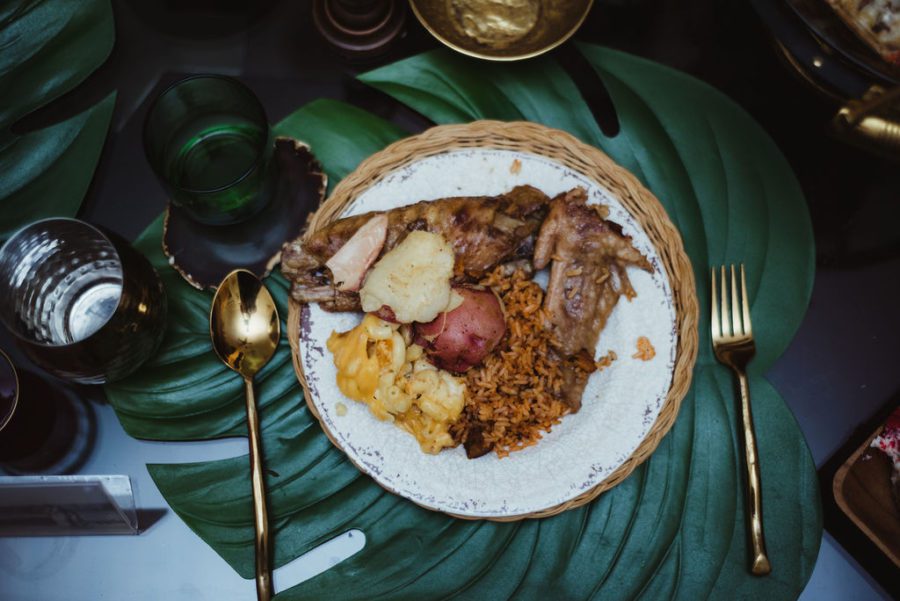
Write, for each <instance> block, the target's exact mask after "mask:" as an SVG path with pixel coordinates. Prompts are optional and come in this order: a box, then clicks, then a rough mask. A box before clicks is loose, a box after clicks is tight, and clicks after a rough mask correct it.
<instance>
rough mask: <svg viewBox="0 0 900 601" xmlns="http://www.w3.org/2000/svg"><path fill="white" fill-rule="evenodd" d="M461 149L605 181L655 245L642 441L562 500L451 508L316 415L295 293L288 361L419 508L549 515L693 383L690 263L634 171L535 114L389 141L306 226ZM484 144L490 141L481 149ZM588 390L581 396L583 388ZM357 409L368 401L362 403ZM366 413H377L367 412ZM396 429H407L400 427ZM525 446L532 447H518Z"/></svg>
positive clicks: (656, 428) (495, 516) (665, 418)
mask: <svg viewBox="0 0 900 601" xmlns="http://www.w3.org/2000/svg"><path fill="white" fill-rule="evenodd" d="M466 149H478V150H479V151H480V150H483V149H493V150H491V152H493V151H496V152H504V151H505V152H518V153H524V154H523V155H522V156H523V158H524V157H525V156H533V157H540V158H541V159H546V160H548V161H551V162H553V163H554V164H558V165H559V166H561V168H563V169H566V170H569V171H570V172H573V173H577V174H578V175H579V176H580V177H581V178H583V179H585V180H588V181H590V182H592V183H593V184H594V185H595V186H597V187H598V188H600V189H602V190H604V191H606V192H607V193H608V196H611V197H614V198H615V200H616V201H617V203H618V204H619V205H621V207H623V210H624V211H627V214H626V217H627V218H628V220H629V221H632V222H633V223H634V227H636V228H639V230H640V231H641V232H642V234H641V235H642V236H645V238H646V239H648V240H649V244H651V245H652V249H651V250H653V251H654V253H655V256H656V262H657V267H659V268H660V269H661V270H662V271H664V273H665V280H666V286H667V299H668V301H669V302H670V304H671V309H672V324H671V330H672V333H671V335H672V344H671V358H670V365H669V368H670V372H667V379H666V381H665V384H666V388H665V390H664V392H663V394H661V395H660V398H659V399H658V407H657V408H656V409H657V410H658V412H653V413H652V416H653V417H655V419H652V421H651V422H649V423H647V424H646V426H647V428H646V432H645V433H644V434H642V438H641V440H640V443H639V444H637V446H636V448H634V449H633V451H631V452H630V453H629V454H627V456H623V457H621V460H620V461H617V463H616V465H615V468H614V469H612V468H610V469H609V470H608V472H607V471H605V472H603V473H602V479H600V480H598V481H594V480H590V481H589V484H590V486H589V487H588V486H582V487H581V488H580V489H576V488H575V487H572V490H573V491H575V492H571V491H569V492H566V493H565V494H564V495H563V496H565V500H563V501H561V502H557V503H553V504H552V505H548V506H545V507H541V508H540V509H536V510H531V511H516V510H515V509H512V510H511V511H510V512H508V513H507V512H506V511H499V512H498V511H496V510H494V511H493V512H489V513H479V510H478V508H477V504H476V505H475V506H474V508H473V507H470V506H469V504H468V502H466V503H464V504H462V505H450V507H452V508H456V507H459V509H458V510H454V509H448V506H447V505H446V504H442V503H441V502H438V501H435V500H434V498H432V497H429V496H421V495H415V494H410V492H409V491H408V490H407V489H404V488H402V487H399V486H394V485H392V483H391V479H390V477H389V476H386V475H385V474H384V473H382V470H381V469H380V468H379V467H374V468H373V466H372V464H371V463H370V462H368V461H367V460H366V458H365V457H364V456H365V455H371V454H373V453H374V454H375V455H378V450H377V448H376V449H374V450H373V449H364V450H362V451H361V450H360V449H358V448H355V447H354V446H353V444H352V443H350V442H349V441H348V440H346V439H343V438H342V437H341V435H340V434H337V435H336V433H335V432H334V431H332V428H334V427H335V423H334V422H333V421H332V420H331V419H330V418H325V419H323V417H324V416H323V415H322V414H321V412H320V409H321V406H319V407H317V405H316V402H315V399H316V398H317V397H316V395H315V392H317V388H318V385H319V384H320V382H319V380H321V379H323V378H327V376H323V378H320V377H319V374H314V373H310V374H306V373H305V372H304V356H303V349H302V348H301V347H304V346H305V348H306V357H307V358H309V357H311V356H312V355H313V354H319V355H322V356H324V352H323V351H322V348H321V345H317V344H316V343H310V341H309V340H305V341H304V345H301V336H302V335H303V334H302V333H301V330H305V331H309V323H308V322H309V312H310V308H308V307H301V305H299V304H298V303H295V302H293V301H292V302H291V304H290V308H289V315H288V338H289V341H290V344H291V348H292V351H293V359H294V368H295V371H296V373H297V377H298V379H299V380H300V383H301V385H302V386H303V389H304V392H305V393H306V400H307V405H308V406H309V408H310V410H311V411H312V413H313V414H314V415H315V416H316V417H317V418H318V419H319V421H320V423H321V424H322V427H323V430H324V431H325V434H326V435H327V436H328V437H329V439H330V440H331V441H332V443H334V444H335V445H336V446H337V447H338V448H340V449H341V450H343V451H344V452H345V453H347V455H348V457H349V458H350V459H351V461H353V463H354V464H355V465H356V466H357V467H358V468H359V469H360V470H362V471H363V472H365V473H367V474H369V475H371V476H373V477H374V478H375V480H376V481H377V482H378V483H379V484H380V485H381V486H383V487H385V488H386V489H388V490H390V491H391V492H394V493H397V494H400V495H402V496H405V497H407V498H409V499H410V500H412V501H414V502H416V503H417V504H420V505H422V506H424V507H426V508H429V509H438V510H440V511H443V512H445V513H448V514H450V515H454V516H456V517H461V518H476V519H491V520H496V521H511V520H516V519H522V518H526V517H528V518H531V517H547V516H550V515H555V514H557V513H560V512H562V511H565V510H567V509H571V508H574V507H578V506H580V505H583V504H585V503H587V502H589V501H591V500H592V499H594V498H596V497H597V496H598V495H599V494H600V493H602V492H603V491H605V490H609V489H610V488H612V487H613V486H615V485H617V484H618V483H620V482H621V481H622V480H624V479H625V478H626V477H627V476H628V474H630V473H631V471H632V470H634V468H635V467H637V466H638V465H639V464H640V463H642V462H643V461H644V460H646V459H647V457H649V455H650V454H651V453H652V452H653V451H654V450H655V449H656V447H657V445H658V444H659V441H660V440H661V439H662V437H663V436H664V435H665V434H666V432H668V430H669V428H671V426H672V424H673V423H674V421H675V417H676V416H677V414H678V409H679V406H680V403H681V399H682V398H683V397H684V395H685V394H686V392H687V390H688V388H689V387H690V382H691V374H692V370H693V366H694V362H695V360H696V355H697V319H698V306H697V298H696V292H695V288H694V279H693V271H692V269H691V265H690V262H689V260H688V258H687V256H686V254H685V252H684V249H683V246H682V243H681V238H680V236H679V234H678V231H677V230H676V229H675V227H674V225H673V224H672V223H671V221H670V220H669V219H668V216H667V215H666V213H665V210H664V209H663V208H662V206H661V205H660V203H659V201H658V200H657V199H656V198H655V197H654V196H653V195H652V194H651V193H650V192H649V191H648V190H647V189H646V188H644V187H643V186H642V185H641V184H640V182H638V181H637V179H636V178H634V176H632V175H631V174H630V173H629V172H627V171H626V170H624V169H623V168H621V167H619V166H618V165H616V164H615V163H614V162H613V161H612V160H611V159H610V158H609V157H608V156H606V155H605V154H604V153H603V152H601V151H600V150H598V149H596V148H593V147H590V146H587V145H585V144H582V143H581V142H579V141H578V140H577V139H575V138H574V137H572V136H571V135H569V134H567V133H565V132H562V131H558V130H553V129H549V128H546V127H543V126H540V125H537V124H533V123H501V122H495V121H478V122H474V123H470V124H466V125H449V126H440V127H435V128H432V129H430V130H428V131H426V132H425V133H423V134H420V135H418V136H413V137H410V138H407V139H405V140H401V141H400V142H397V143H395V144H392V145H390V146H388V147H387V148H385V149H384V150H382V151H381V152H379V153H376V154H375V155H373V156H372V157H370V158H369V159H367V160H366V161H364V162H363V163H362V164H360V166H359V167H358V168H357V169H356V171H354V173H352V174H351V175H349V176H347V177H346V178H345V179H344V180H343V181H342V182H341V183H340V184H339V185H338V186H337V188H336V189H335V190H334V193H333V194H332V195H331V197H330V198H329V199H328V200H327V201H325V202H324V203H323V204H322V206H321V207H320V209H319V211H317V213H316V214H315V215H314V216H313V217H312V219H311V221H310V225H309V231H310V232H313V231H317V230H318V229H320V228H322V227H324V226H325V225H326V224H328V223H330V222H331V221H334V220H336V219H338V218H340V217H341V216H343V214H344V213H345V212H346V211H348V210H352V209H353V206H352V205H353V203H354V201H355V200H356V199H357V198H359V197H360V195H362V194H364V193H365V192H366V191H367V190H370V189H372V188H373V187H377V186H378V185H380V184H381V183H383V181H385V179H386V178H388V176H390V175H391V174H393V173H396V172H398V171H399V170H401V169H408V168H410V167H411V166H414V165H415V164H418V163H420V162H425V161H426V160H432V159H435V158H440V157H439V155H452V154H453V153H460V152H463V151H464V150H466ZM485 152H487V151H486V150H485ZM445 195H447V194H445ZM416 200H419V198H410V199H407V201H408V202H415V201H416ZM367 210H368V209H367ZM636 241H637V240H636ZM640 296H641V293H640V291H639V297H640ZM618 310H619V309H618V308H617V311H618ZM614 316H615V312H614ZM301 322H304V323H301ZM321 342H324V341H321ZM323 365H324V364H323ZM311 384H312V385H311ZM585 398H587V392H586V396H585ZM329 400H330V401H337V400H340V399H339V398H335V399H329ZM347 404H352V401H347ZM362 409H363V410H366V409H365V407H362ZM582 411H584V409H582ZM648 413H649V411H648ZM578 415H579V414H575V415H574V416H570V417H568V418H566V419H577V418H578ZM371 419H372V420H374V418H371ZM564 421H565V420H564ZM329 422H330V423H331V425H329ZM555 430H556V429H554V434H555ZM397 432H398V433H400V434H402V435H403V436H407V435H406V434H405V433H401V432H400V431H399V429H398V430H397ZM410 438H411V437H410ZM542 444H545V443H544V442H542V443H539V444H538V445H537V446H536V447H533V449H537V448H540V447H541V445H542ZM526 452H529V451H522V452H520V453H526ZM445 453H446V451H445ZM409 456H410V459H411V460H412V461H415V459H416V458H415V454H414V453H412V454H410V455H409ZM500 461H504V460H500ZM398 475H399V474H398ZM473 503H474V501H473ZM504 509H505V504H504Z"/></svg>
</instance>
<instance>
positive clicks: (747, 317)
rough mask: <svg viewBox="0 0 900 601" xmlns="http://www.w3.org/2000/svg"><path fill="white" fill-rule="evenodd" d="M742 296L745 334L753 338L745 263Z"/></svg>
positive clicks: (742, 270)
mask: <svg viewBox="0 0 900 601" xmlns="http://www.w3.org/2000/svg"><path fill="white" fill-rule="evenodd" d="M741 296H742V297H743V301H744V303H743V305H744V334H746V335H747V336H753V325H752V324H751V323H750V299H749V298H747V276H746V275H745V274H744V264H743V263H741Z"/></svg>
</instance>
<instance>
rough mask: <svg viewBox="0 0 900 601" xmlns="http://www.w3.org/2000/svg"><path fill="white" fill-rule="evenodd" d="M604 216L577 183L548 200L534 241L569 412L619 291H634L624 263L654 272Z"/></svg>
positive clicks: (589, 369) (578, 402)
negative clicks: (545, 279)
mask: <svg viewBox="0 0 900 601" xmlns="http://www.w3.org/2000/svg"><path fill="white" fill-rule="evenodd" d="M606 217H607V211H606V209H605V207H602V206H600V205H589V204H587V194H586V193H585V191H584V190H583V189H582V188H575V189H573V190H570V191H569V192H565V193H563V194H560V195H559V196H557V197H555V198H554V199H553V200H552V201H551V202H550V212H549V214H548V215H547V218H546V219H545V220H544V223H543V225H542V226H541V229H540V232H539V233H538V237H537V241H536V243H535V249H534V267H535V269H543V268H544V267H546V266H547V265H548V264H550V265H551V267H550V281H549V283H548V285H547V293H546V295H545V296H544V310H545V312H546V314H547V327H548V328H549V329H550V330H551V332H552V333H553V334H554V338H555V340H556V343H555V344H556V347H555V350H556V351H557V352H558V353H559V355H560V360H561V361H562V362H563V365H564V369H565V373H564V376H565V379H566V386H565V387H564V390H563V392H562V395H563V400H565V401H566V402H567V403H568V404H569V405H570V406H571V407H572V410H573V411H577V410H578V409H579V408H580V407H581V395H582V393H583V392H584V387H585V385H586V384H587V378H588V376H589V375H590V374H591V372H592V371H593V357H594V350H595V349H596V346H597V340H598V339H599V337H600V332H601V331H602V330H603V327H604V326H605V325H606V320H607V318H608V317H609V315H610V313H612V310H613V308H615V306H616V303H617V302H618V300H619V297H620V296H622V295H625V296H626V297H628V298H631V297H633V296H634V295H635V292H634V288H632V286H631V282H630V281H629V279H628V274H627V273H626V272H625V268H626V267H629V266H634V267H639V268H641V269H643V270H645V271H650V272H652V271H653V266H652V265H650V263H649V261H647V259H646V258H645V257H644V256H643V255H642V254H641V253H640V252H638V251H637V250H636V249H635V248H634V247H633V246H632V245H631V238H630V237H629V236H625V235H624V234H622V228H621V227H620V226H619V225H617V224H615V223H613V222H611V221H607V220H606ZM586 357H589V358H590V359H589V360H588V359H586Z"/></svg>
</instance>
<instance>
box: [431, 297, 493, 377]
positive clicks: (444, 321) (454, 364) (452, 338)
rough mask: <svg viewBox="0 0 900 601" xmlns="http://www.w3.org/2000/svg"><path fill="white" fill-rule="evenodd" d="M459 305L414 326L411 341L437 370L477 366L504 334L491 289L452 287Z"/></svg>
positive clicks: (459, 369) (464, 368)
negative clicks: (413, 340) (422, 351)
mask: <svg viewBox="0 0 900 601" xmlns="http://www.w3.org/2000/svg"><path fill="white" fill-rule="evenodd" d="M454 290H455V291H456V292H457V293H458V294H459V295H460V296H462V297H463V302H462V304H461V305H460V306H458V307H457V308H455V309H453V310H452V311H449V312H447V313H441V314H440V315H438V316H437V317H436V318H435V319H434V321H431V322H429V323H424V324H416V330H415V341H416V344H419V345H420V346H422V347H423V348H424V349H425V353H426V354H427V355H428V358H429V360H430V361H431V362H432V363H433V364H434V365H435V366H436V367H439V368H441V369H446V370H447V371H452V372H454V373H462V372H464V371H466V370H468V369H469V368H471V367H474V366H475V365H478V364H479V363H481V362H482V361H483V360H484V358H485V357H486V356H487V355H488V353H490V352H491V351H492V350H494V347H496V346H497V343H498V342H500V339H502V338H503V335H504V334H505V333H506V318H505V317H504V315H503V307H502V306H501V304H500V299H499V298H497V295H496V294H494V293H493V292H491V290H477V289H474V288H462V287H454Z"/></svg>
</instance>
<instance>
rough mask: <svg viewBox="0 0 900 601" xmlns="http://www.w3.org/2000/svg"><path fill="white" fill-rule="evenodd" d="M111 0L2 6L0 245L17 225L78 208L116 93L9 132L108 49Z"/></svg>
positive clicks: (14, 0) (28, 0)
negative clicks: (52, 120) (39, 125)
mask: <svg viewBox="0 0 900 601" xmlns="http://www.w3.org/2000/svg"><path fill="white" fill-rule="evenodd" d="M113 39H114V27H113V16H112V8H111V7H110V3H109V0H84V1H79V2H71V1H66V0H11V1H7V2H3V3H2V5H0V90H3V92H2V94H3V101H2V102H0V174H2V177H0V243H2V242H3V241H4V240H6V238H8V237H9V236H10V234H12V233H13V232H14V231H15V230H17V229H18V228H19V227H21V226H23V225H25V224H27V223H29V222H31V221H35V220H37V219H41V218H44V217H51V216H68V217H72V216H74V215H75V213H76V212H77V211H78V207H79V206H81V201H82V199H83V198H84V194H85V192H86V191H87V188H88V185H89V184H90V183H91V178H93V175H94V169H95V168H96V166H97V161H98V159H99V158H100V151H101V150H102V148H103V142H104V140H105V139H106V131H107V129H108V128H109V121H110V118H111V117H112V111H113V105H114V104H115V93H113V94H110V95H109V96H107V97H106V98H105V99H103V100H101V101H100V102H99V103H97V104H96V105H94V106H93V107H91V108H89V109H87V110H86V111H84V112H82V113H81V114H78V115H75V116H74V117H70V118H69V119H66V120H64V121H61V122H59V123H56V124H54V125H51V126H49V127H46V128H44V129H39V130H35V131H30V132H27V133H25V134H23V135H15V134H13V133H12V132H11V131H10V130H9V128H10V126H11V125H12V124H13V123H15V122H16V121H17V120H18V119H20V118H21V117H23V116H25V115H27V114H28V113H30V112H31V111H33V110H35V109H37V108H39V107H42V106H44V105H46V104H47V103H49V102H50V101H52V100H54V99H56V98H58V97H60V96H62V95H63V94H65V93H66V92H68V91H70V90H71V89H72V88H74V87H75V86H76V85H78V84H79V83H81V82H82V81H83V80H84V79H85V78H86V77H87V76H88V75H90V74H91V73H92V72H93V71H94V70H95V69H97V67H99V66H100V65H101V64H102V63H103V61H105V60H106V57H108V56H109V53H110V51H111V50H112V46H113Z"/></svg>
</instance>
